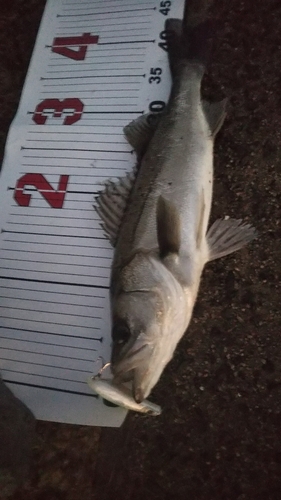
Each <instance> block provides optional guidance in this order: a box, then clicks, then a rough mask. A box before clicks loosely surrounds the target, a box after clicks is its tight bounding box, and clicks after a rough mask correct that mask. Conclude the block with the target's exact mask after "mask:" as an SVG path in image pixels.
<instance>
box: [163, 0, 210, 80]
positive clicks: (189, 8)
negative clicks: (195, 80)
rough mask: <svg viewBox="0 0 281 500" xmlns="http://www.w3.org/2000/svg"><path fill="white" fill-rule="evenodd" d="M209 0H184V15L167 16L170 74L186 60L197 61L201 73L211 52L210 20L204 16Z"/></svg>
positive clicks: (184, 63)
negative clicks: (176, 16) (179, 17)
mask: <svg viewBox="0 0 281 500" xmlns="http://www.w3.org/2000/svg"><path fill="white" fill-rule="evenodd" d="M209 5H210V0H189V1H188V0H187V1H186V3H185V9H184V17H183V20H182V21H181V20H180V19H167V21H166V23H165V29H166V31H167V45H168V54H169V63H170V68H171V72H172V75H173V76H175V75H176V74H177V73H178V72H179V69H180V68H181V67H182V66H183V65H186V63H192V64H194V63H197V64H198V66H199V67H201V71H202V73H203V72H204V70H205V67H206V65H207V62H208V60H209V54H210V36H211V32H212V23H211V21H210V20H209V19H208V18H207V12H208V7H209Z"/></svg>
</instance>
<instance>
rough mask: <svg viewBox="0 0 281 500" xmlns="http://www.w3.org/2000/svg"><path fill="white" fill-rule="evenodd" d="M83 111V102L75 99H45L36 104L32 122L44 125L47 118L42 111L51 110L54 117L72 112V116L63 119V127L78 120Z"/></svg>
mask: <svg viewBox="0 0 281 500" xmlns="http://www.w3.org/2000/svg"><path fill="white" fill-rule="evenodd" d="M83 109H84V104H83V102H82V101H80V99H77V98H76V97H73V98H67V99H63V100H62V101H60V100H59V99H45V100H44V101H42V102H40V103H39V104H38V106H37V108H36V109H35V112H34V114H33V117H32V120H33V121H34V122H35V123H36V124H37V125H44V124H45V123H46V120H47V118H48V116H46V115H44V114H43V113H44V111H47V110H51V111H53V116H54V117H60V116H61V115H62V113H63V112H64V111H65V112H69V110H70V111H72V115H71V116H66V117H65V119H64V121H63V125H72V124H73V123H75V122H78V120H80V118H81V116H82V112H83ZM73 111H74V112H73Z"/></svg>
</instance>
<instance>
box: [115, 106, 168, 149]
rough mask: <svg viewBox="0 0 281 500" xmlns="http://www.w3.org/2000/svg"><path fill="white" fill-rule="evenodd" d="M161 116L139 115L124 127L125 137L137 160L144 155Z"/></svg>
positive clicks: (153, 114)
mask: <svg viewBox="0 0 281 500" xmlns="http://www.w3.org/2000/svg"><path fill="white" fill-rule="evenodd" d="M161 116H162V113H157V114H155V113H148V114H145V115H141V116H139V117H138V118H137V119H136V120H133V121H132V122H130V123H129V124H128V125H126V127H124V129H123V132H124V134H125V137H126V139H127V141H128V143H129V144H131V146H133V148H134V150H135V151H136V153H137V156H138V159H140V157H142V155H143V154H144V153H145V150H146V148H147V146H148V144H149V142H150V140H151V138H152V136H153V134H154V132H155V130H156V128H157V125H158V123H159V120H160V118H161Z"/></svg>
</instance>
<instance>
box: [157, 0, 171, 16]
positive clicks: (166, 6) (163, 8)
mask: <svg viewBox="0 0 281 500" xmlns="http://www.w3.org/2000/svg"><path fill="white" fill-rule="evenodd" d="M170 7H171V2H170V0H167V1H164V2H160V9H159V12H161V14H163V16H167V15H168V14H169V12H170Z"/></svg>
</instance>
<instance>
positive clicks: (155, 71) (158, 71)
mask: <svg viewBox="0 0 281 500" xmlns="http://www.w3.org/2000/svg"><path fill="white" fill-rule="evenodd" d="M150 74H151V75H156V76H151V77H150V78H149V80H148V81H149V83H153V82H155V83H160V82H161V78H160V76H157V75H161V74H162V69H161V68H150Z"/></svg>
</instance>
